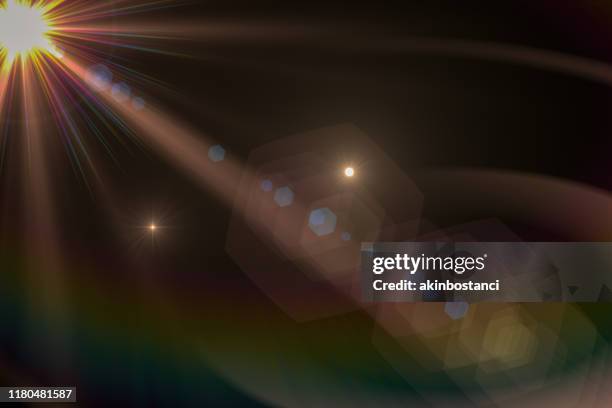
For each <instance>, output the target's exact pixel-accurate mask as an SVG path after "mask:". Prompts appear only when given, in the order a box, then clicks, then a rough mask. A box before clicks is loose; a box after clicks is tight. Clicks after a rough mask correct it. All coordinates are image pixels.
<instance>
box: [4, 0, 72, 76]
mask: <svg viewBox="0 0 612 408" xmlns="http://www.w3.org/2000/svg"><path fill="white" fill-rule="evenodd" d="M52 31H53V25H52V23H51V19H50V17H49V16H48V15H47V12H46V9H45V6H44V5H43V4H42V3H41V2H39V3H37V4H35V5H33V4H30V3H28V2H24V1H21V0H8V1H7V2H6V3H5V4H4V7H0V53H1V54H2V55H4V66H10V65H11V64H12V63H13V61H14V60H15V59H17V58H18V57H19V58H22V59H26V58H29V57H31V56H33V55H35V54H36V53H40V52H42V53H46V54H49V55H54V56H57V55H60V51H58V49H57V48H56V47H55V46H54V45H53V43H52V42H51V36H50V35H51V33H52Z"/></svg>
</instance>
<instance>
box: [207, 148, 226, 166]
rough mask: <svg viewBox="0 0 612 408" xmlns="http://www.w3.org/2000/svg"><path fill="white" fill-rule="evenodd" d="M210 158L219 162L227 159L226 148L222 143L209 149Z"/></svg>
mask: <svg viewBox="0 0 612 408" xmlns="http://www.w3.org/2000/svg"><path fill="white" fill-rule="evenodd" d="M208 158H209V159H210V160H211V161H213V162H215V163H217V162H220V161H222V160H223V159H225V149H224V148H223V147H222V146H221V145H215V146H212V147H211V148H210V149H208Z"/></svg>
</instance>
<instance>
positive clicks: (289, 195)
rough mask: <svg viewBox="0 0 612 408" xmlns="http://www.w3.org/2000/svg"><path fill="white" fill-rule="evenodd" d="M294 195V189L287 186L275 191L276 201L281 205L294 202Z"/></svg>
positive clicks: (285, 205)
mask: <svg viewBox="0 0 612 408" xmlns="http://www.w3.org/2000/svg"><path fill="white" fill-rule="evenodd" d="M294 196H295V195H294V194H293V190H291V189H290V188H289V187H287V186H285V187H281V188H279V189H277V190H276V193H274V201H276V204H278V206H279V207H288V206H290V205H291V204H293V198H294Z"/></svg>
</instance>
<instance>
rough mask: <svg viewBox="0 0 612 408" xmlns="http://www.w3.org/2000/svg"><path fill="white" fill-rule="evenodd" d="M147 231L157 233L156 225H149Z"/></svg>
mask: <svg viewBox="0 0 612 408" xmlns="http://www.w3.org/2000/svg"><path fill="white" fill-rule="evenodd" d="M149 230H150V231H151V232H155V231H157V225H155V224H151V225H149Z"/></svg>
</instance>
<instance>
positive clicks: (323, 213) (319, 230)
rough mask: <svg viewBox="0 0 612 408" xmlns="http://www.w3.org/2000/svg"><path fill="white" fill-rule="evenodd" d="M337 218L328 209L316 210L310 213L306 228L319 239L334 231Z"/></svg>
mask: <svg viewBox="0 0 612 408" xmlns="http://www.w3.org/2000/svg"><path fill="white" fill-rule="evenodd" d="M337 223H338V217H337V216H336V214H334V212H333V211H332V210H330V209H329V208H317V209H315V210H312V211H311V212H310V216H309V217H308V226H309V227H310V229H311V230H312V232H314V233H315V234H317V235H318V236H319V237H323V236H326V235H329V234H332V233H333V232H334V231H335V230H336V224H337Z"/></svg>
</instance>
